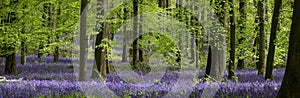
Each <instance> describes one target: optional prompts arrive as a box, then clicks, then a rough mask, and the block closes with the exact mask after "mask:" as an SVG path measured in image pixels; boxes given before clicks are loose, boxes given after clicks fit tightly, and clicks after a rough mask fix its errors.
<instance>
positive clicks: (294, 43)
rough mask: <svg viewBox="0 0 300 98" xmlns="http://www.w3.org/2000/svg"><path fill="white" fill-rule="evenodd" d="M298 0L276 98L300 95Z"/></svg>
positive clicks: (296, 97)
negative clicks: (285, 62)
mask: <svg viewBox="0 0 300 98" xmlns="http://www.w3.org/2000/svg"><path fill="white" fill-rule="evenodd" d="M299 21H300V1H299V0H295V1H294V11H293V18H292V26H291V33H290V38H289V50H288V60H287V66H286V69H285V74H284V77H283V81H282V84H281V88H280V90H279V93H278V95H277V98H299V97H300V93H299V92H300V65H299V64H300V22H299Z"/></svg>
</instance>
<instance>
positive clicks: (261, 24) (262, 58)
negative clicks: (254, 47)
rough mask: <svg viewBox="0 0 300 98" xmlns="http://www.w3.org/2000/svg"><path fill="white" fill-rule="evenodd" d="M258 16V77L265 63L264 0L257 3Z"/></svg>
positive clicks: (262, 71)
mask: <svg viewBox="0 0 300 98" xmlns="http://www.w3.org/2000/svg"><path fill="white" fill-rule="evenodd" d="M258 14H259V61H258V62H259V65H258V66H257V67H258V73H257V74H258V75H263V74H264V68H265V66H266V63H265V36H266V34H265V15H264V14H265V0H259V1H258Z"/></svg>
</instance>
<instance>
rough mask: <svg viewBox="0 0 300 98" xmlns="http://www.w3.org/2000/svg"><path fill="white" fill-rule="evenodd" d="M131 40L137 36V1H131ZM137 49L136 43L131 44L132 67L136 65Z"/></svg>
mask: <svg viewBox="0 0 300 98" xmlns="http://www.w3.org/2000/svg"><path fill="white" fill-rule="evenodd" d="M159 1H161V0H159ZM133 17H134V20H133V38H137V34H138V19H139V17H138V0H133ZM137 48H138V41H134V42H133V47H132V65H134V66H135V65H136V64H137V60H138V56H137Z"/></svg>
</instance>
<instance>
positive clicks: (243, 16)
mask: <svg viewBox="0 0 300 98" xmlns="http://www.w3.org/2000/svg"><path fill="white" fill-rule="evenodd" d="M245 7H246V1H245V0H240V2H239V12H240V15H241V16H240V19H239V31H240V33H241V34H244V33H245V20H246V12H245ZM244 40H245V38H243V37H240V38H239V40H238V41H239V44H240V45H241V44H242V43H243V41H244ZM241 48H243V47H241ZM240 52H241V53H240V54H239V55H240V56H242V55H244V51H243V49H240ZM237 68H238V69H243V68H245V60H244V58H241V57H238V64H237Z"/></svg>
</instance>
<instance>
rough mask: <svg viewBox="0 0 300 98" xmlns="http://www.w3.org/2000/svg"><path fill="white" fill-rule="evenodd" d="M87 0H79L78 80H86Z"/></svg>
mask: <svg viewBox="0 0 300 98" xmlns="http://www.w3.org/2000/svg"><path fill="white" fill-rule="evenodd" d="M87 5H88V0H81V6H80V7H81V10H80V15H81V16H80V73H79V81H86V80H87V65H86V61H87V55H86V51H87V38H86V37H87V36H86V12H87V9H86V7H87Z"/></svg>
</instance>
